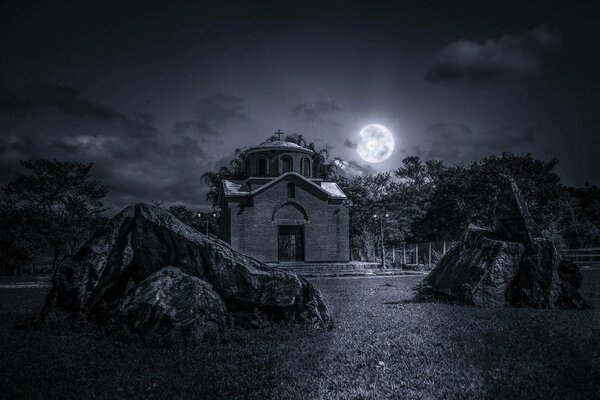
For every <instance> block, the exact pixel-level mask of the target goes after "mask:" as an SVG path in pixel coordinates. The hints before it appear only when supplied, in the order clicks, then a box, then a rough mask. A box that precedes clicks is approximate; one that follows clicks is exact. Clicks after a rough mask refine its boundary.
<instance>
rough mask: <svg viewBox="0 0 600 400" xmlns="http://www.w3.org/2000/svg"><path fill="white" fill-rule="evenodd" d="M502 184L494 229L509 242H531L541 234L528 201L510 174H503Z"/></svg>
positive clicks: (495, 213) (497, 202) (497, 201)
mask: <svg viewBox="0 0 600 400" xmlns="http://www.w3.org/2000/svg"><path fill="white" fill-rule="evenodd" d="M501 177H502V179H501V182H502V185H501V187H500V193H499V195H498V198H497V199H496V207H495V212H494V231H495V232H496V233H497V234H498V235H499V236H500V237H502V238H503V239H504V240H507V241H509V242H522V243H530V242H531V241H532V240H533V239H534V238H536V237H538V236H539V232H538V229H537V227H536V226H535V224H534V222H533V219H532V218H531V215H530V214H529V209H528V207H527V203H526V202H525V200H524V199H523V196H522V195H521V191H520V190H519V187H518V186H517V183H516V182H515V180H514V179H513V178H512V177H511V176H508V175H502V176H501Z"/></svg>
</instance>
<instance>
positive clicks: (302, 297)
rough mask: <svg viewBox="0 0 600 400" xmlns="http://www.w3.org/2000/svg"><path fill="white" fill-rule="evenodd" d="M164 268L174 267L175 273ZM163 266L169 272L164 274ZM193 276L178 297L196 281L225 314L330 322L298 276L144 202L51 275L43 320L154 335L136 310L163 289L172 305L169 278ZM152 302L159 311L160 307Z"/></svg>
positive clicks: (174, 301)
mask: <svg viewBox="0 0 600 400" xmlns="http://www.w3.org/2000/svg"><path fill="white" fill-rule="evenodd" d="M170 266H176V267H177V271H179V272H178V273H174V272H173V271H172V269H173V268H172V267H170ZM167 267H169V268H170V269H169V270H168V271H164V270H165V268H167ZM175 275H177V279H176V280H175V279H174V276H175ZM184 277H185V279H184ZM192 278H193V279H194V284H193V285H192V284H189V285H188V284H187V283H186V284H185V285H183V284H182V285H183V286H185V287H186V288H187V289H186V290H187V292H188V294H183V293H182V294H181V296H184V295H189V292H190V291H192V290H196V289H197V290H200V291H202V292H203V293H204V292H207V290H206V287H205V286H202V285H200V284H198V282H197V281H201V282H203V283H204V284H205V285H208V286H207V287H210V288H211V293H215V294H216V296H218V298H219V299H220V300H221V301H222V303H223V304H224V305H225V307H226V310H227V312H228V313H229V314H231V315H237V314H239V313H242V314H245V315H248V314H249V313H250V314H257V315H258V314H260V315H261V318H267V319H269V320H272V321H282V320H285V321H293V322H299V323H303V324H310V325H314V326H319V327H330V326H331V325H332V319H331V316H330V314H329V312H328V310H327V307H326V306H325V304H324V302H323V300H322V298H321V294H320V292H319V291H318V290H317V289H316V288H315V287H314V286H313V285H312V284H311V283H310V282H308V281H306V279H304V278H303V277H302V276H300V275H297V274H295V273H292V272H287V271H283V270H280V269H278V268H273V267H269V266H267V265H266V264H264V263H262V262H260V261H257V260H255V259H253V258H251V257H247V256H244V255H243V254H241V253H239V252H237V251H235V250H233V249H232V248H231V247H230V246H229V244H227V243H225V242H223V241H220V240H218V239H215V238H212V237H209V236H206V235H203V234H202V233H200V232H198V231H196V230H194V229H193V228H191V227H189V226H187V225H185V224H184V223H182V222H181V221H179V220H178V219H176V218H175V217H174V216H173V215H172V214H170V213H169V212H168V211H166V210H164V209H162V208H160V207H153V206H148V205H145V204H138V205H136V206H135V207H128V208H126V209H125V210H123V211H122V212H121V213H119V214H117V215H116V216H115V217H113V218H112V219H110V220H109V221H108V222H107V223H106V225H105V226H104V227H102V228H101V229H99V230H98V231H97V232H96V233H95V234H94V235H93V237H92V238H91V240H90V241H89V242H88V243H87V244H86V245H85V246H83V247H82V249H81V250H80V251H79V252H78V253H77V254H76V255H75V256H74V257H73V258H72V259H71V260H70V262H68V263H65V264H64V265H63V266H62V267H61V268H60V269H59V270H58V271H57V272H56V274H55V276H54V278H53V287H52V289H51V291H50V294H49V295H48V297H47V299H46V304H45V306H44V311H43V317H44V319H45V320H46V321H57V320H67V319H69V320H80V319H86V320H93V321H95V322H97V323H98V324H100V325H101V326H102V325H105V324H107V323H108V321H110V324H111V325H113V327H114V325H115V321H117V322H118V321H120V322H121V323H122V322H123V321H127V324H126V325H127V329H129V330H130V331H132V332H135V333H136V334H140V335H143V334H144V332H143V329H142V328H144V329H145V327H147V328H148V329H149V331H151V332H159V331H157V330H156V329H155V328H154V327H153V326H154V325H153V323H154V322H152V321H151V322H148V321H149V320H147V318H146V314H144V312H145V311H140V310H142V309H143V310H146V309H150V308H151V307H150V306H149V305H148V304H147V303H148V302H149V301H151V300H152V299H158V298H160V297H161V296H162V295H163V294H164V293H165V290H166V291H167V292H169V294H168V295H166V296H167V297H169V296H170V297H172V299H171V300H169V302H170V304H174V305H179V304H183V303H180V302H179V300H177V299H175V297H177V295H176V293H174V292H176V288H177V287H179V286H178V285H179V284H174V283H173V281H174V280H175V281H177V282H183V281H185V282H188V281H189V280H190V279H192ZM163 281H164V282H163ZM201 286H202V288H201ZM161 288H164V290H163V289H161ZM193 288H196V289H193ZM152 293H154V295H155V296H152ZM207 293H208V292H207ZM157 296H158V297H157ZM156 301H158V300H156ZM182 301H183V300H182ZM142 304H145V305H144V306H143V307H142ZM194 304H196V303H194ZM128 305H131V307H130V306H128ZM148 307H150V308H148ZM154 307H155V309H157V310H158V308H159V307H160V306H159V305H158V304H155V305H154ZM198 312H199V313H202V312H203V311H202V310H201V309H199V310H198ZM136 315H139V316H140V320H139V321H138V323H137V324H136V323H133V322H131V321H130V319H131V318H133V319H135V316H136ZM124 316H127V317H124ZM128 318H129V319H128ZM198 321H200V320H198ZM213 322H214V323H217V322H215V321H213ZM198 323H200V322H198ZM172 325H173V326H175V325H176V324H172ZM134 327H135V328H134ZM140 329H141V330H140ZM178 329H179V328H177V329H174V328H173V329H170V330H168V332H179V330H178ZM194 329H195V330H194V332H201V331H202V330H201V329H199V328H198V329H197V328H194ZM165 335H167V333H165ZM168 335H171V333H169V334H168ZM191 336H192V337H194V334H192V335H191Z"/></svg>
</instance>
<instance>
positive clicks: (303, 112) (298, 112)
mask: <svg viewBox="0 0 600 400" xmlns="http://www.w3.org/2000/svg"><path fill="white" fill-rule="evenodd" d="M339 111H342V107H340V105H339V104H338V103H337V102H336V101H335V100H319V101H316V102H314V103H306V102H304V103H300V104H298V105H297V106H295V107H293V108H292V109H291V110H290V113H291V114H292V116H293V117H295V118H298V119H300V120H302V121H305V122H329V123H334V122H332V121H330V120H329V119H328V118H327V116H328V115H329V114H332V113H336V112H339ZM334 124H335V123H334Z"/></svg>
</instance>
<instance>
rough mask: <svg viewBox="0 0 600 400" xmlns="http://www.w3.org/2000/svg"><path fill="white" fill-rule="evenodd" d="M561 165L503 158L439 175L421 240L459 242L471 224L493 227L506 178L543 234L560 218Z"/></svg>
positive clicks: (420, 227)
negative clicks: (512, 182) (513, 183)
mask: <svg viewBox="0 0 600 400" xmlns="http://www.w3.org/2000/svg"><path fill="white" fill-rule="evenodd" d="M557 164H558V160H556V159H551V160H549V161H542V160H538V159H535V158H533V157H532V155H531V154H513V153H507V152H505V153H502V155H501V156H496V155H491V156H489V157H486V158H484V159H482V160H481V161H477V162H473V163H472V164H470V165H468V166H465V165H462V164H460V165H454V166H450V167H446V168H441V169H439V170H437V172H436V175H435V176H434V178H432V182H433V183H434V187H433V191H432V193H431V197H430V204H429V206H428V207H427V214H426V216H425V218H424V219H423V220H422V221H420V222H418V223H416V224H415V226H414V229H413V232H414V235H415V237H416V239H417V240H421V241H440V240H452V239H456V238H457V237H458V236H460V234H461V233H462V232H463V231H464V229H465V228H466V227H467V225H468V224H469V223H475V224H479V225H483V226H490V225H491V224H492V222H493V214H494V208H495V204H496V197H497V195H498V193H499V190H500V187H501V186H502V177H501V174H507V175H510V176H512V177H513V178H514V179H515V181H516V183H517V185H518V186H519V189H520V190H521V192H522V194H523V197H524V199H525V200H526V202H527V204H528V206H529V211H530V213H531V215H532V217H533V219H534V221H535V222H536V223H537V224H538V225H539V227H540V229H541V230H545V229H548V228H549V227H550V225H551V224H552V222H553V221H556V220H558V219H559V218H560V209H561V201H562V200H561V199H562V198H563V196H564V188H563V187H562V185H561V184H560V178H559V177H558V175H556V173H555V172H554V168H555V167H556V165H557Z"/></svg>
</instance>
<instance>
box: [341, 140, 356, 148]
mask: <svg viewBox="0 0 600 400" xmlns="http://www.w3.org/2000/svg"><path fill="white" fill-rule="evenodd" d="M344 147H348V148H350V149H356V148H357V147H358V144H356V143H354V142H353V141H352V140H350V139H348V138H346V139H344Z"/></svg>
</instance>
